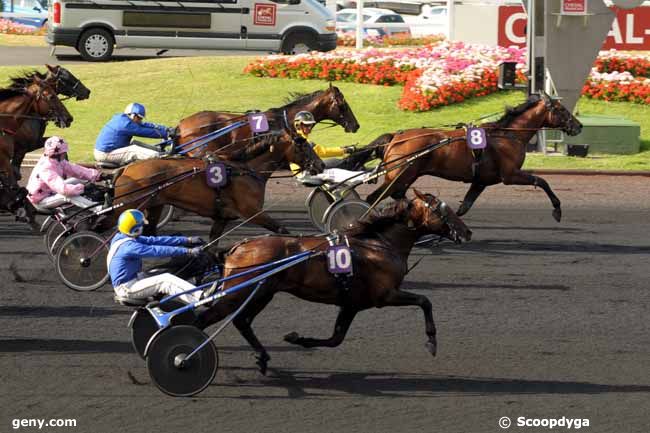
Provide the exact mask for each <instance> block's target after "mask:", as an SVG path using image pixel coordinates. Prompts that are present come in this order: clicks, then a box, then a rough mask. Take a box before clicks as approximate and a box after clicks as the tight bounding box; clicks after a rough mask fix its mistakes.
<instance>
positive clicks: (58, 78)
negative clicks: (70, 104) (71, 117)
mask: <svg viewBox="0 0 650 433" xmlns="http://www.w3.org/2000/svg"><path fill="white" fill-rule="evenodd" d="M61 75H62V72H61V68H60V67H59V69H57V71H56V74H54V78H55V79H56V81H55V82H54V91H55V92H56V93H63V90H64V89H61V90H60V89H59V85H60V86H61V87H64V86H65V90H67V89H70V93H71V95H66V96H65V98H62V99H61V101H67V100H68V99H70V98H73V97H75V98H76V97H79V94H78V93H77V86H79V83H81V80H80V79H79V78H76V77H75V80H76V81H75V83H74V85H72V87H70V86H69V84H67V82H68V79H67V78H65V79H64V78H63V77H62V76H61Z"/></svg>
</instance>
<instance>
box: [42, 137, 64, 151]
mask: <svg viewBox="0 0 650 433" xmlns="http://www.w3.org/2000/svg"><path fill="white" fill-rule="evenodd" d="M43 147H44V151H43V155H45V156H56V155H62V154H64V153H66V152H67V151H68V142H67V141H65V140H64V139H63V138H61V137H57V136H53V137H50V138H48V139H47V140H45V144H44V145H43Z"/></svg>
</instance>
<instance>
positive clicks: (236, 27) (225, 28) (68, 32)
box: [47, 0, 336, 61]
mask: <svg viewBox="0 0 650 433" xmlns="http://www.w3.org/2000/svg"><path fill="white" fill-rule="evenodd" d="M50 9H51V10H50V15H51V18H50V20H49V21H48V30H47V42H48V43H49V44H50V45H53V46H58V45H63V46H69V47H74V48H76V49H77V50H78V51H79V53H80V54H81V56H82V57H83V58H84V59H85V60H88V61H104V60H108V59H109V58H110V57H111V55H112V54H113V49H114V48H115V47H117V48H121V47H131V48H156V49H174V48H179V49H181V48H185V49H203V50H229V49H232V50H259V51H281V52H283V53H286V54H297V53H304V52H308V51H312V50H319V51H330V50H333V49H335V48H336V32H335V30H336V22H335V20H334V15H333V14H332V12H330V11H329V9H326V8H325V7H324V6H323V5H322V4H320V3H319V2H318V1H316V0H282V1H280V0H277V1H274V2H264V3H259V2H256V1H254V0H216V1H215V0H175V1H170V0H160V1H138V2H133V1H131V0H53V2H52V6H51V8H50Z"/></svg>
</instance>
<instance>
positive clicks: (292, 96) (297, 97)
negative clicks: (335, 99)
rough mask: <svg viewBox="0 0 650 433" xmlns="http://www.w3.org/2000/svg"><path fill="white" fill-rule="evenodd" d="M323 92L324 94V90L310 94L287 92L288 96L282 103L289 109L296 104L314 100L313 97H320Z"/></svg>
mask: <svg viewBox="0 0 650 433" xmlns="http://www.w3.org/2000/svg"><path fill="white" fill-rule="evenodd" d="M323 92H325V90H316V91H315V92H311V93H304V92H289V96H287V97H286V98H284V102H285V104H286V105H285V106H287V107H291V106H294V105H296V104H300V103H302V102H306V101H307V100H312V99H314V97H316V96H318V95H320V94H321V93H323Z"/></svg>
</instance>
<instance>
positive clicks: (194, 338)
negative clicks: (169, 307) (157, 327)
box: [147, 325, 219, 397]
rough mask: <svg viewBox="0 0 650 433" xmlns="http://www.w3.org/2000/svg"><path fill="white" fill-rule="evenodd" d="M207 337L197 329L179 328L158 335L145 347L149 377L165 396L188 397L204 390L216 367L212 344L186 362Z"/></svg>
mask: <svg viewBox="0 0 650 433" xmlns="http://www.w3.org/2000/svg"><path fill="white" fill-rule="evenodd" d="M207 339H208V336H207V335H206V334H205V333H204V332H203V331H201V330H199V329H198V328H195V327H194V326H188V325H178V326H171V327H169V328H166V329H164V330H162V331H160V333H158V334H157V335H156V336H155V337H154V338H153V340H152V341H151V343H150V344H149V347H148V348H147V368H148V369H149V376H151V380H152V381H153V382H154V383H155V384H156V386H157V387H158V388H159V389H160V390H161V391H162V392H164V393H165V394H169V395H171V396H174V397H189V396H192V395H195V394H198V393H199V392H201V391H203V390H204V389H205V388H206V387H207V386H208V385H210V383H212V380H213V379H214V376H215V375H216V374H217V369H218V367H219V357H218V355H217V348H216V347H214V344H213V343H212V341H208V343H207V344H206V345H205V346H203V347H202V348H201V350H199V351H198V352H197V353H195V354H194V355H192V357H191V358H190V359H188V360H185V358H186V357H187V355H189V354H190V353H191V352H192V351H193V350H194V349H195V348H197V347H199V345H200V344H201V343H203V342H205V341H206V340H207Z"/></svg>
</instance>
